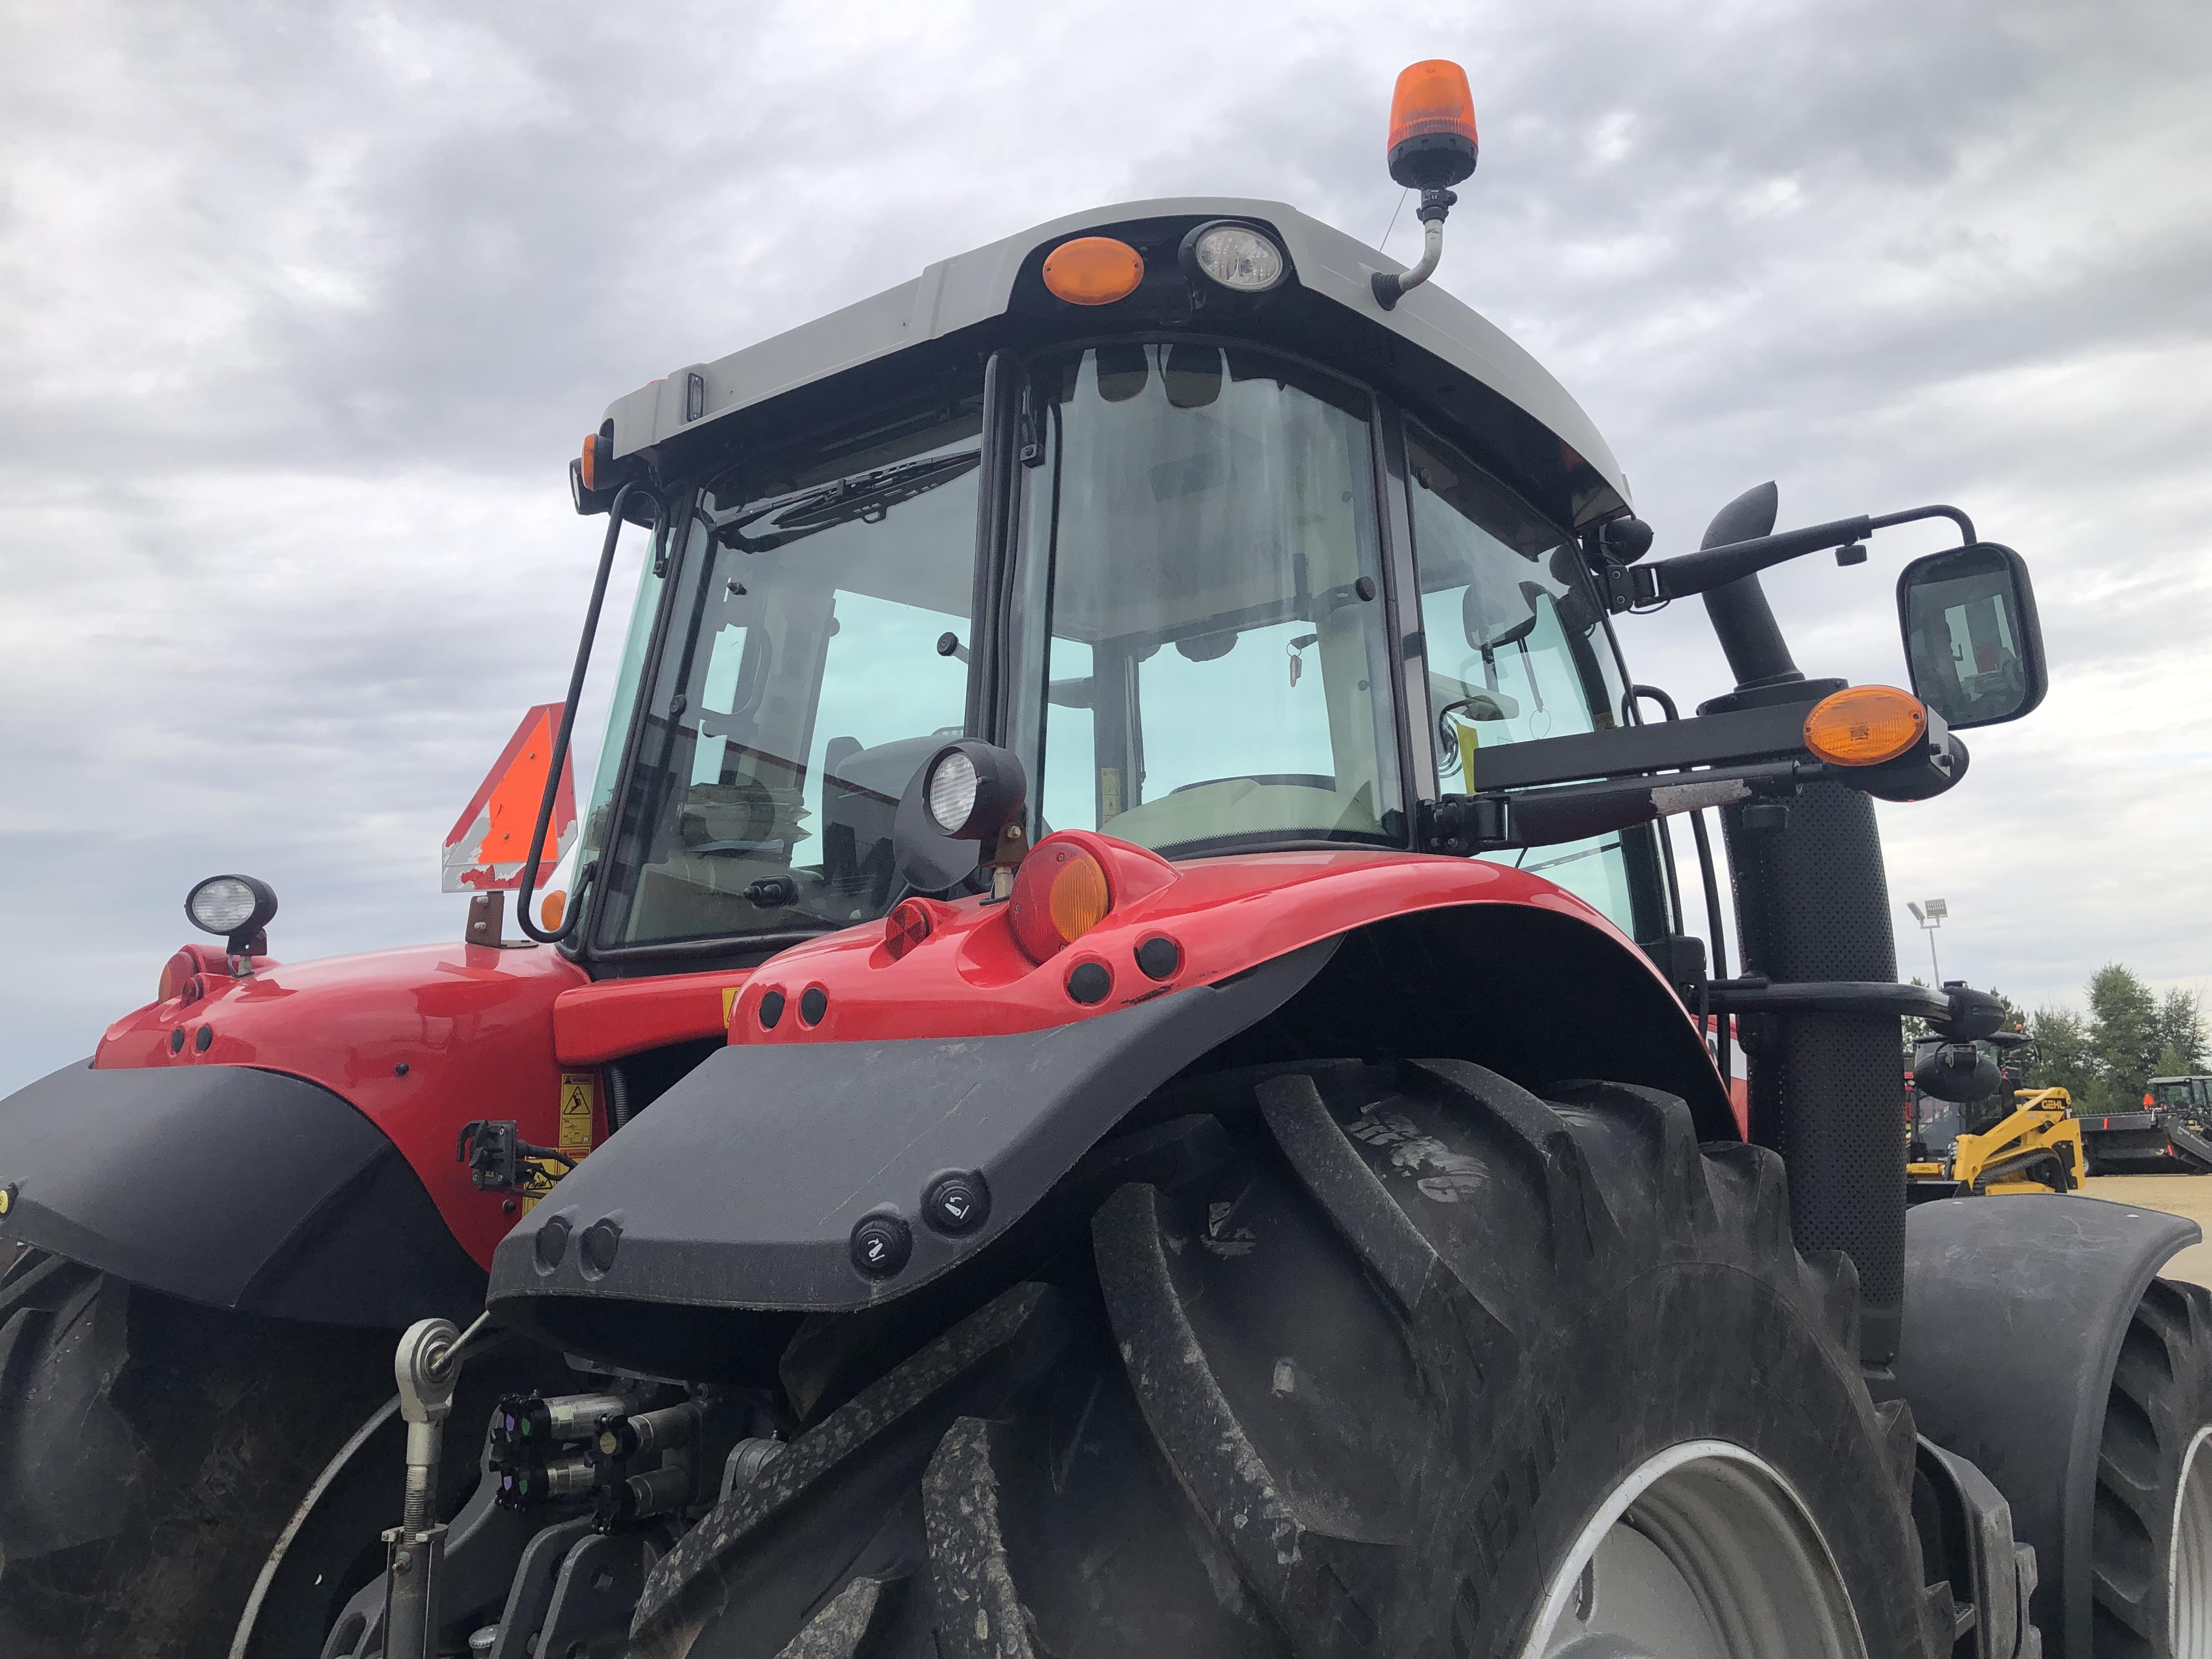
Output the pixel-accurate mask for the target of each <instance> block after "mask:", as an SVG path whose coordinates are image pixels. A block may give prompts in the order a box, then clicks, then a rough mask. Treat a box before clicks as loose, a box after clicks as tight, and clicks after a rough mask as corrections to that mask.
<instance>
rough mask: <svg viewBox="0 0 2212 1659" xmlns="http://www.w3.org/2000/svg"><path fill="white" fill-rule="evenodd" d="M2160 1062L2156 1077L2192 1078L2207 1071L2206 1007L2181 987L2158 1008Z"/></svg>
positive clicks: (2155, 1067)
mask: <svg viewBox="0 0 2212 1659" xmlns="http://www.w3.org/2000/svg"><path fill="white" fill-rule="evenodd" d="M2156 1024H2157V1041H2158V1059H2157V1061H2156V1064H2155V1066H2154V1069H2153V1071H2152V1073H2151V1075H2152V1076H2153V1077H2191V1076H2194V1075H2196V1074H2197V1073H2200V1072H2202V1071H2203V1070H2204V1069H2205V1065H2204V1060H2205V1056H2204V1049H2205V1040H2204V1005H2203V1000H2201V999H2200V998H2199V997H2198V996H2197V994H2196V993H2195V992H2194V991H2185V990H2183V989H2182V988H2181V987H2179V986H2178V985H2177V986H2176V987H2174V988H2173V989H2172V990H2171V991H2168V992H2167V993H2166V995H2165V997H2164V998H2163V999H2161V1000H2160V1002H2159V1005H2158V1019H2157V1022H2156Z"/></svg>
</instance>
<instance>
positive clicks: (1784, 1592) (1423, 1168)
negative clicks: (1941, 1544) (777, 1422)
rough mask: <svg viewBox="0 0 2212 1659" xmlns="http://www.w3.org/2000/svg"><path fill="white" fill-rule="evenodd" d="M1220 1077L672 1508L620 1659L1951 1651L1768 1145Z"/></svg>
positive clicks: (1319, 1069)
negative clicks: (950, 1313)
mask: <svg viewBox="0 0 2212 1659" xmlns="http://www.w3.org/2000/svg"><path fill="white" fill-rule="evenodd" d="M1196 1087H1197V1093H1196V1096H1195V1097H1194V1098H1192V1099H1191V1100H1190V1101H1189V1103H1188V1106H1187V1107H1186V1109H1192V1110H1194V1115H1192V1116H1188V1117H1183V1118H1179V1119H1176V1120H1174V1121H1170V1122H1166V1123H1164V1124H1159V1125H1157V1126H1156V1127H1152V1128H1149V1129H1145V1130H1141V1131H1138V1132H1136V1133H1133V1134H1132V1135H1130V1136H1129V1137H1127V1139H1125V1140H1124V1141H1122V1142H1121V1143H1119V1148H1120V1150H1117V1146H1116V1145H1115V1144H1112V1143H1109V1146H1106V1147H1104V1148H1102V1149H1101V1152H1100V1153H1098V1154H1096V1155H1094V1159H1093V1162H1094V1164H1098V1163H1100V1162H1102V1161H1103V1162H1104V1163H1105V1164H1109V1165H1114V1166H1115V1167H1116V1168H1118V1169H1120V1170H1121V1171H1122V1173H1121V1174H1118V1175H1116V1176H1115V1177H1114V1179H1115V1182H1119V1183H1121V1184H1118V1185H1116V1186H1114V1187H1113V1188H1111V1196H1110V1197H1108V1198H1107V1199H1106V1200H1105V1201H1104V1202H1103V1206H1101V1207H1099V1208H1098V1209H1097V1212H1096V1214H1095V1216H1094V1218H1093V1220H1092V1225H1091V1249H1090V1250H1089V1251H1088V1252H1087V1253H1086V1254H1085V1256H1084V1259H1083V1260H1081V1261H1079V1262H1076V1263H1073V1264H1071V1265H1065V1266H1064V1270H1059V1271H1055V1273H1054V1274H1053V1275H1052V1276H1051V1277H1052V1279H1053V1280H1054V1282H1052V1283H1050V1284H1047V1283H1043V1282H1036V1281H1032V1282H1029V1283H1024V1284H1021V1285H1016V1286H1015V1287H1014V1288H1012V1289H1011V1290H1009V1291H1006V1292H1005V1293H1004V1294H1002V1295H1000V1297H997V1298H996V1299H995V1300H994V1301H992V1302H990V1303H988V1304H986V1305H985V1306H983V1307H982V1308H981V1310H978V1311H976V1312H975V1313H973V1314H971V1315H969V1316H968V1318H967V1319H965V1320H964V1321H963V1322H961V1323H960V1324H959V1325H957V1326H956V1327H954V1328H952V1329H951V1330H950V1331H949V1332H947V1333H946V1334H944V1335H943V1336H941V1337H939V1339H937V1340H935V1341H934V1342H933V1343H931V1344H930V1345H929V1346H926V1347H924V1348H923V1349H921V1351H920V1352H917V1353H915V1354H914V1355H912V1356H911V1357H910V1358H908V1359H907V1360H905V1361H904V1362H903V1363H902V1364H900V1365H899V1366H898V1367H897V1368H896V1370H892V1371H890V1373H889V1374H888V1375H886V1376H882V1377H880V1378H879V1379H878V1380H877V1381H876V1382H875V1383H872V1384H871V1385H870V1386H869V1387H867V1388H866V1389H864V1390H862V1391H861V1392H860V1394H858V1395H856V1396H855V1397H854V1398H853V1399H851V1400H850V1401H848V1402H847V1403H846V1404H844V1405H842V1406H841V1407H838V1408H837V1409H836V1410H835V1411H833V1412H831V1413H829V1414H828V1415H826V1416H825V1417H823V1418H822V1419H821V1420H819V1421H818V1422H816V1423H814V1424H813V1425H811V1427H809V1428H807V1429H806V1430H805V1431H804V1432H802V1433H800V1434H799V1436H798V1437H796V1438H795V1439H793V1441H792V1442H791V1443H789V1445H788V1446H787V1449H786V1450H785V1451H784V1453H783V1454H782V1455H781V1456H780V1457H777V1458H776V1459H775V1460H774V1461H773V1462H769V1464H768V1465H767V1466H766V1468H764V1469H763V1472H762V1473H761V1474H759V1475H758V1476H757V1477H756V1478H755V1479H754V1480H753V1481H752V1482H751V1483H750V1485H749V1486H744V1487H743V1488H742V1489H740V1490H738V1492H734V1493H732V1496H731V1497H730V1498H726V1500H725V1501H724V1502H723V1504H721V1505H720V1507H719V1508H718V1509H716V1510H714V1512H713V1513H711V1514H710V1515H709V1516H707V1518H706V1519H705V1520H704V1521H703V1522H701V1523H700V1524H699V1525H698V1526H697V1527H696V1528H694V1529H692V1530H691V1531H690V1533H689V1534H687V1535H686V1536H685V1537H684V1539H683V1540H681V1541H679V1542H678V1543H677V1544H676V1545H675V1547H673V1549H672V1550H671V1552H670V1553H668V1555H667V1556H665V1558H664V1559H662V1560H661V1561H660V1563H659V1565H658V1566H657V1567H656V1568H655V1569H654V1570H653V1572H652V1574H651V1575H650V1576H649V1577H648V1578H647V1582H646V1585H645V1591H644V1595H643V1597H642V1599H641V1601H640V1603H639V1608H638V1613H637V1617H636V1620H635V1625H634V1626H633V1628H632V1641H633V1652H635V1654H637V1655H638V1656H640V1659H678V1656H684V1659H737V1656H748V1659H799V1656H807V1659H863V1656H865V1659H927V1656H939V1659H971V1656H972V1659H982V1656H1006V1659H1011V1656H1032V1655H1035V1656H1042V1655H1052V1656H1056V1659H1109V1656H1111V1659H1123V1656H1131V1659H1133V1656H1143V1659H1181V1656H1185V1655H1189V1656H1206V1659H1231V1656H1234V1659H1277V1656H1285V1659H1286V1656H1290V1655H1293V1654H1295V1655H1297V1656H1301V1659H1316V1656H1346V1659H1352V1656H1376V1659H1381V1656H1395V1655H1443V1656H1463V1659H1474V1656H1482V1659H1488V1656H1516V1659H1522V1656H1545V1659H1566V1656H1574V1659H1602V1656H1613V1655H1623V1654H1631V1653H1663V1654H1668V1655H1678V1654H1679V1655H1686V1656H1694V1659H1753V1656H1757V1659H1773V1656H1778V1655H1781V1654H1785V1653H1786V1654H1789V1655H1790V1656H1793V1659H1813V1656H1838V1659H1842V1656H1853V1659H1859V1656H1870V1659H1936V1656H1938V1655H1948V1653H1949V1652H1950V1650H1951V1637H1952V1629H1953V1619H1952V1607H1951V1601H1950V1594H1949V1591H1948V1589H1947V1588H1944V1587H1942V1586H1940V1585H1938V1586H1933V1587H1929V1586H1927V1585H1926V1584H1925V1582H1924V1575H1923V1569H1922V1565H1921V1555H1920V1547H1919V1543H1918V1541H1917V1535H1916V1534H1915V1532H1914V1529H1913V1526H1912V1522H1911V1514H1910V1510H1909V1507H1908V1503H1907V1498H1906V1494H1907V1493H1908V1492H1909V1491H1910V1481H1911V1468H1912V1462H1913V1455H1914V1434H1913V1429H1912V1423H1911V1414H1910V1413H1909V1411H1908V1410H1907V1409H1906V1408H1905V1407H1902V1406H1901V1405H1896V1404H1892V1405H1888V1406H1885V1407H1879V1408H1878V1407H1876V1406H1875V1403H1874V1401H1872V1400H1871V1398H1870V1397H1869V1395H1868V1394H1867V1391H1866V1389H1865V1387H1864V1385H1863V1382H1862V1380H1861V1376H1860V1372H1859V1369H1858V1364H1857V1342H1856V1331H1855V1323H1856V1319H1857V1283H1856V1279H1855V1276H1854V1274H1853V1273H1852V1271H1851V1269H1850V1265H1849V1263H1848V1261H1846V1259H1844V1257H1842V1256H1841V1255H1828V1256H1826V1258H1824V1259H1820V1260H1816V1261H1809V1262H1808V1261H1805V1260H1802V1259H1801V1258H1800V1257H1799V1256H1798V1255H1797V1254H1796V1250H1795V1249H1793V1247H1792V1244H1791V1239H1790V1223H1789V1215H1788V1207H1787V1198H1786V1194H1785V1190H1784V1180H1783V1174H1782V1170H1781V1166H1780V1164H1779V1163H1778V1161H1777V1159H1776V1158H1774V1157H1773V1156H1772V1155H1771V1153H1769V1152H1763V1151H1760V1150H1758V1149H1755V1148H1753V1147H1750V1146H1741V1145H1735V1144H1727V1145H1715V1146H1705V1147H1702V1148H1701V1147H1700V1146H1699V1145H1698V1144H1697V1142H1696V1140H1695V1138H1694V1134H1693V1132H1692V1123H1691V1117H1690V1113H1689V1111H1688V1109H1686V1107H1685V1106H1684V1105H1683V1103H1681V1102H1680V1101H1679V1100H1677V1099H1675V1098H1674V1097H1670V1096H1666V1095H1662V1094H1659V1093H1656V1092H1655V1091H1649V1090H1644V1089H1638V1088H1631V1087H1626V1086H1621V1085H1608V1084H1601V1083H1585V1084H1561V1085H1555V1086H1554V1087H1553V1089H1552V1090H1550V1091H1548V1092H1549V1093H1550V1094H1551V1095H1552V1097H1553V1098H1552V1099H1551V1100H1550V1101H1549V1102H1546V1101H1542V1100H1539V1099H1537V1098H1536V1097H1534V1096H1532V1095H1530V1094H1529V1093H1528V1092H1527V1091H1524V1090H1522V1089H1521V1088H1520V1087H1518V1086H1516V1085H1514V1084H1513V1083H1511V1082H1510V1081H1508V1080H1507V1079H1504V1078H1502V1077H1499V1076H1498V1075H1496V1074H1494V1073H1490V1072H1486V1071H1485V1070H1483V1069H1481V1068H1480V1067H1479V1066H1473V1065H1469V1064H1466V1063H1464V1062H1459V1061H1434V1062H1424V1063H1418V1064H1407V1065H1404V1066H1397V1067H1391V1068H1381V1067H1370V1066H1356V1065H1351V1064H1343V1065H1319V1066H1302V1067H1299V1068H1297V1069H1293V1070H1287V1071H1285V1070H1283V1069H1281V1068H1270V1069H1269V1070H1267V1071H1265V1072H1261V1073H1243V1074H1237V1075H1232V1076H1226V1077H1222V1078H1216V1079H1207V1080H1205V1081H1204V1082H1203V1083H1202V1084H1201V1085H1196ZM1116 1159H1118V1160H1119V1163H1118V1164H1115V1160H1116Z"/></svg>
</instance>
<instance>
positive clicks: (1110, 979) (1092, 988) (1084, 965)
mask: <svg viewBox="0 0 2212 1659" xmlns="http://www.w3.org/2000/svg"><path fill="white" fill-rule="evenodd" d="M1113 989H1114V975H1113V972H1112V970H1111V969H1109V968H1108V967H1107V966H1106V964H1105V963H1103V962H1079V963H1076V964H1075V967H1074V969H1073V970H1072V971H1071V972H1070V973H1069V974H1068V975H1067V994H1068V995H1069V996H1071V997H1073V998H1074V999H1075V1000H1076V1001H1078V1002H1081V1003H1094V1002H1103V1001H1105V1000H1106V999H1107V997H1108V996H1109V995H1110V994H1112V992H1113Z"/></svg>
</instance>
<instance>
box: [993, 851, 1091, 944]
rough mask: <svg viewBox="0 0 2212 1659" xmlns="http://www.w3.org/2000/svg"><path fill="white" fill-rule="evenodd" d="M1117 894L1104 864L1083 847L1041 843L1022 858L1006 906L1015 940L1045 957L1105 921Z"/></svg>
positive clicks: (1072, 942)
mask: <svg viewBox="0 0 2212 1659" xmlns="http://www.w3.org/2000/svg"><path fill="white" fill-rule="evenodd" d="M1006 908H1007V911H1008V915H1009V920H1010V921H1012V924H1013V929H1014V942H1015V943H1016V944H1018V945H1020V946H1021V947H1022V951H1023V953H1024V955H1026V956H1027V957H1029V959H1030V961H1031V962H1043V961H1046V960H1048V958H1050V957H1053V956H1054V955H1056V954H1058V953H1059V952H1060V951H1062V950H1065V949H1066V947H1067V946H1068V945H1073V944H1074V943H1075V941H1076V940H1078V939H1081V938H1082V937H1083V936H1084V935H1085V933H1089V932H1090V931H1091V929H1092V928H1094V927H1097V925H1098V924H1099V923H1100V922H1102V921H1105V920H1106V912H1107V911H1108V910H1109V909H1111V908H1113V896H1112V895H1111V894H1110V893H1109V892H1108V890H1107V888H1106V870H1105V866H1103V865H1102V864H1100V863H1099V862H1098V860H1097V859H1095V858H1093V857H1091V854H1088V853H1086V852H1085V851H1084V850H1083V849H1082V848H1080V847H1071V846H1066V845H1060V846H1051V845H1048V846H1043V847H1040V848H1037V849H1036V851H1035V852H1033V853H1031V854H1030V855H1029V857H1027V858H1025V859H1024V860H1022V867H1021V868H1020V870H1018V872H1015V875H1014V895H1013V898H1012V902H1010V903H1009V904H1008V905H1007V907H1006Z"/></svg>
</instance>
